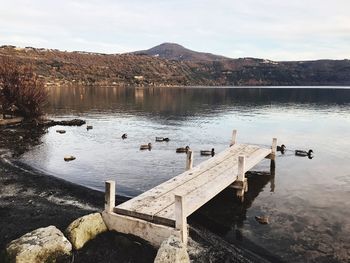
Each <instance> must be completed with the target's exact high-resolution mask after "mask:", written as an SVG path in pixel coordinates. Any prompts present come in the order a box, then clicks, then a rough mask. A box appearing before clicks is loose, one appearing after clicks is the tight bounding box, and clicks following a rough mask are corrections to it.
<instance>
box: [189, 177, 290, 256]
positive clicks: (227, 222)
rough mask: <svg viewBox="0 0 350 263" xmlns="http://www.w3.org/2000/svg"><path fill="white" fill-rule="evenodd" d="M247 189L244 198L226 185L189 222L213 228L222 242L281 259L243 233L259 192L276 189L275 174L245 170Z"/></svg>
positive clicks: (211, 229) (260, 254) (209, 228)
mask: <svg viewBox="0 0 350 263" xmlns="http://www.w3.org/2000/svg"><path fill="white" fill-rule="evenodd" d="M246 177H247V180H248V191H247V192H245V193H244V199H243V200H242V198H240V197H239V196H238V195H237V192H236V191H238V190H236V189H233V188H226V189H225V190H224V191H222V192H221V193H220V194H218V195H217V196H216V197H214V198H213V199H212V200H210V201H209V202H208V203H206V204H205V205H204V206H202V207H201V208H200V209H199V210H197V211H196V212H195V213H194V214H193V215H191V216H190V218H189V222H190V223H194V224H195V225H197V224H199V225H200V226H202V227H205V228H206V229H208V230H210V231H212V232H213V233H215V234H217V235H218V236H220V237H222V238H223V239H224V240H225V241H227V242H229V243H231V244H234V245H235V246H237V247H239V248H242V249H248V250H250V251H254V253H256V254H257V255H259V256H261V257H262V258H265V259H267V260H268V261H271V262H283V260H282V259H281V258H279V257H278V256H275V255H273V253H272V252H271V251H268V250H266V249H264V248H263V247H261V246H258V245H257V244H255V243H254V242H252V241H251V240H249V239H248V238H247V237H245V235H244V230H243V228H244V224H245V222H246V221H247V219H249V220H254V218H249V216H248V215H247V211H248V209H249V208H250V207H251V206H252V204H253V202H254V200H255V199H256V198H257V197H258V196H259V194H260V192H262V191H263V189H264V188H265V187H267V188H268V189H269V190H270V191H271V192H273V191H274V188H275V173H274V171H272V172H256V171H249V172H247V173H246Z"/></svg>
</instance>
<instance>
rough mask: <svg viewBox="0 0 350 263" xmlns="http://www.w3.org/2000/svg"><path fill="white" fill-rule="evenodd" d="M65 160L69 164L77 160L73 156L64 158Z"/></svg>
mask: <svg viewBox="0 0 350 263" xmlns="http://www.w3.org/2000/svg"><path fill="white" fill-rule="evenodd" d="M63 159H64V160H65V161H66V162H69V161H73V160H75V159H76V158H75V156H73V155H66V156H64V157H63Z"/></svg>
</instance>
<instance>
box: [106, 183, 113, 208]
mask: <svg viewBox="0 0 350 263" xmlns="http://www.w3.org/2000/svg"><path fill="white" fill-rule="evenodd" d="M105 189H106V190H105V211H107V212H113V208H114V207H115V181H106V182H105Z"/></svg>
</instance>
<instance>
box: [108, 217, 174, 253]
mask: <svg viewBox="0 0 350 263" xmlns="http://www.w3.org/2000/svg"><path fill="white" fill-rule="evenodd" d="M102 217H103V221H104V222H105V224H106V225H107V227H108V229H109V230H115V231H117V232H120V233H124V234H132V235H134V236H138V237H140V238H143V239H145V240H147V241H148V242H150V243H151V244H152V245H153V246H155V247H159V246H160V245H161V243H162V242H163V241H164V240H165V239H166V238H168V237H169V236H171V235H175V236H177V237H179V238H181V235H180V231H179V230H177V229H174V228H172V227H167V226H162V225H158V224H153V223H151V222H147V221H145V220H141V219H138V218H133V217H128V216H124V215H118V214H115V213H108V212H106V211H104V212H102Z"/></svg>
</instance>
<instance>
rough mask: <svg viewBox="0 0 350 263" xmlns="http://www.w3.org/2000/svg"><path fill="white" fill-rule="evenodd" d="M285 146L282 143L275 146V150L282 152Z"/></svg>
mask: <svg viewBox="0 0 350 263" xmlns="http://www.w3.org/2000/svg"><path fill="white" fill-rule="evenodd" d="M285 150H286V146H285V145H284V144H282V145H281V146H277V152H281V153H282V154H283V153H284V152H285Z"/></svg>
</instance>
